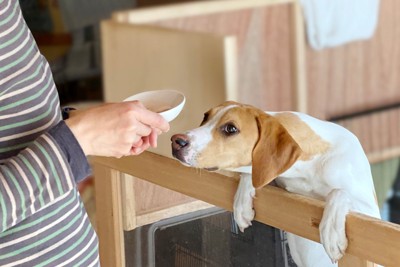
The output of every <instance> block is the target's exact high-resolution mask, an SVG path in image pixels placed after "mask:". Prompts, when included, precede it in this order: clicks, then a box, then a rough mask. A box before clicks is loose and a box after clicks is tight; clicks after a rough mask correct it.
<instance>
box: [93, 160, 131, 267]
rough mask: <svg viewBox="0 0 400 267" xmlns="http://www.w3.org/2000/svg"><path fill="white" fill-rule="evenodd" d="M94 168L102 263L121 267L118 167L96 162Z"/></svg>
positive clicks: (123, 263) (106, 266)
mask: <svg viewBox="0 0 400 267" xmlns="http://www.w3.org/2000/svg"><path fill="white" fill-rule="evenodd" d="M93 169H94V177H95V190H96V216H97V218H96V220H97V235H98V237H99V250H100V262H101V266H104V267H116V266H118V267H124V266H125V248H124V236H123V225H122V208H121V184H120V183H121V182H120V181H121V175H120V172H119V171H117V170H113V169H110V168H107V167H105V166H102V165H99V164H96V163H95V164H94V165H93Z"/></svg>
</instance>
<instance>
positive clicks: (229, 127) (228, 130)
mask: <svg viewBox="0 0 400 267" xmlns="http://www.w3.org/2000/svg"><path fill="white" fill-rule="evenodd" d="M222 130H223V132H224V134H225V135H233V134H236V133H238V132H239V130H238V128H236V126H235V125H233V124H231V123H228V124H225V125H224V127H223V128H222Z"/></svg>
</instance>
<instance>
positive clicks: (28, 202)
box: [0, 121, 90, 232]
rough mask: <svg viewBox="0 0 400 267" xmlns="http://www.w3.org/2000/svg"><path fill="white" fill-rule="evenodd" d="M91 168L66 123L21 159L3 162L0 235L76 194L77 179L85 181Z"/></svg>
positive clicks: (60, 124)
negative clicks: (66, 195) (70, 194)
mask: <svg viewBox="0 0 400 267" xmlns="http://www.w3.org/2000/svg"><path fill="white" fill-rule="evenodd" d="M70 141H71V142H70ZM74 142H75V143H74ZM88 166H89V165H88V163H87V159H86V157H85V155H84V154H83V152H82V149H81V148H80V146H79V144H78V143H77V141H76V139H75V137H74V136H73V134H72V133H71V131H70V130H69V128H68V127H67V126H66V125H65V123H64V122H63V121H62V122H60V123H59V124H57V125H56V126H55V127H53V128H52V129H51V130H50V131H49V132H47V133H45V134H43V135H41V136H40V137H39V138H37V139H36V140H35V141H34V142H32V143H31V144H30V145H29V146H28V147H27V148H25V149H23V150H22V151H20V153H19V154H18V155H16V156H14V157H11V158H8V159H6V160H5V161H2V163H1V164H0V232H3V231H6V230H8V229H10V228H12V227H13V226H14V225H16V224H18V223H19V222H21V221H23V220H24V219H25V218H27V217H29V216H30V215H32V214H34V213H35V212H37V211H39V210H41V209H43V208H44V207H46V206H48V205H50V204H51V203H53V202H54V201H55V200H56V199H58V198H60V197H62V196H63V195H64V194H66V193H67V192H69V191H70V190H73V189H74V188H75V186H76V181H75V179H76V178H74V177H75V175H76V177H78V179H77V180H79V179H82V177H84V176H86V174H87V173H88V170H89V169H90V168H89V167H88ZM75 168H77V169H75Z"/></svg>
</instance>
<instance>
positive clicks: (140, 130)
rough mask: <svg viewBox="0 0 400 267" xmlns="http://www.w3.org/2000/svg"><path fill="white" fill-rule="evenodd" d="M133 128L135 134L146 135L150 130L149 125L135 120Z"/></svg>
mask: <svg viewBox="0 0 400 267" xmlns="http://www.w3.org/2000/svg"><path fill="white" fill-rule="evenodd" d="M133 130H134V131H135V134H136V135H138V136H148V135H149V134H150V133H151V131H152V129H151V127H149V126H147V125H146V124H143V123H142V122H139V121H137V122H136V125H135V126H134V129H133Z"/></svg>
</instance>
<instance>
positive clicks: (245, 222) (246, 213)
mask: <svg viewBox="0 0 400 267" xmlns="http://www.w3.org/2000/svg"><path fill="white" fill-rule="evenodd" d="M254 195H255V190H254V189H253V190H251V191H250V192H237V193H236V196H235V201H234V204H233V215H234V218H235V221H236V223H237V225H238V226H239V229H240V231H242V232H243V231H244V229H246V228H247V227H249V226H251V221H252V220H253V219H254V215H255V212H254V209H253V197H254Z"/></svg>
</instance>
